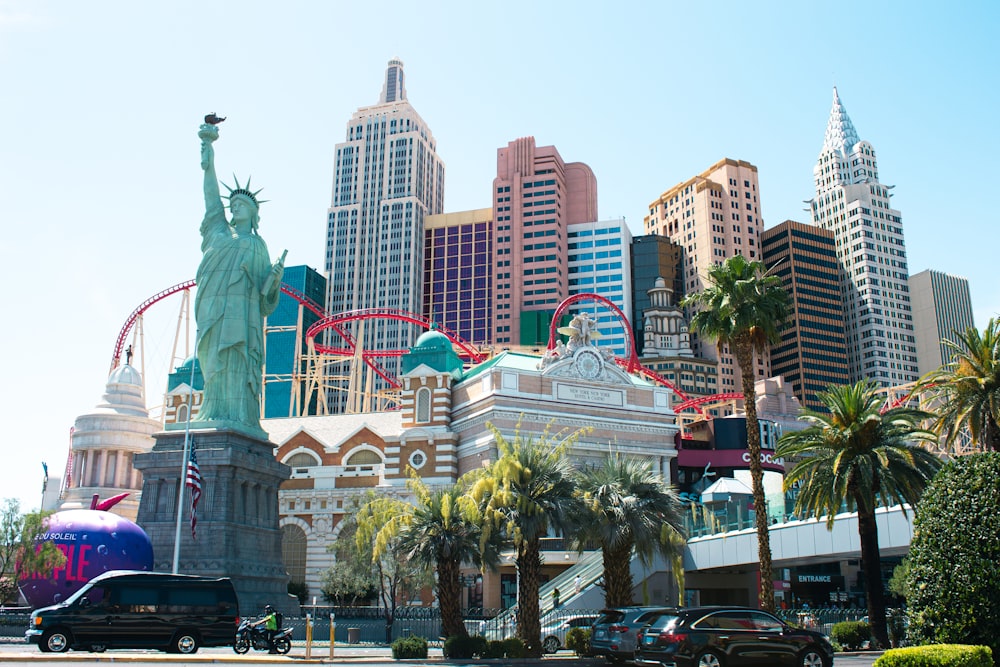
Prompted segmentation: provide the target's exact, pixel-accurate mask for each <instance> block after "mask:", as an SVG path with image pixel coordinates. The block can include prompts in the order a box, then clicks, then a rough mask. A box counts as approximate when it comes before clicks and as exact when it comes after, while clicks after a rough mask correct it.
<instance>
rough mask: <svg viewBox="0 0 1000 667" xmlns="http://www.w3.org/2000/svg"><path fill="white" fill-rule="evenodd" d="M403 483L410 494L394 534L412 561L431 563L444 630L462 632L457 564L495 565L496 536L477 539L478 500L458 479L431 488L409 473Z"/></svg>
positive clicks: (449, 634)
mask: <svg viewBox="0 0 1000 667" xmlns="http://www.w3.org/2000/svg"><path fill="white" fill-rule="evenodd" d="M409 487H410V490H411V491H412V492H413V493H414V495H415V496H416V499H415V502H414V505H413V511H412V513H411V514H410V515H409V518H408V519H407V520H406V521H405V526H404V527H403V529H402V530H401V531H400V534H399V548H400V551H401V552H402V553H403V554H404V556H405V557H407V558H409V559H411V560H412V561H413V562H415V563H417V564H420V565H424V566H425V567H428V568H435V569H436V571H437V595H438V604H439V605H440V608H441V629H442V632H443V633H444V636H445V637H452V636H455V635H461V636H468V631H467V630H466V628H465V623H464V622H463V620H462V600H461V596H462V588H461V566H462V564H463V563H472V564H473V565H476V566H477V567H480V568H482V567H490V568H496V566H497V564H498V562H499V557H498V550H497V548H496V542H490V541H487V542H482V525H481V517H480V514H479V510H478V506H477V505H476V503H475V502H474V501H473V500H472V499H471V497H470V496H469V495H468V487H467V484H466V482H465V481H463V480H462V479H460V480H459V481H458V483H456V484H453V485H451V486H448V487H445V488H441V489H435V490H433V491H432V490H431V489H430V488H428V487H427V485H426V484H424V483H423V481H422V480H421V479H420V478H419V477H417V476H416V475H415V474H414V475H413V477H411V479H410V481H409ZM481 547H482V548H481Z"/></svg>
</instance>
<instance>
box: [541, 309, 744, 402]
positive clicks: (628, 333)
mask: <svg viewBox="0 0 1000 667" xmlns="http://www.w3.org/2000/svg"><path fill="white" fill-rule="evenodd" d="M580 301H586V302H596V303H599V304H601V305H602V306H604V307H605V308H607V309H608V310H610V311H611V312H612V313H614V314H615V316H616V317H617V318H618V321H619V323H620V324H621V327H622V329H623V330H624V332H625V338H626V340H627V345H626V350H627V351H628V357H616V358H615V363H617V364H618V365H619V366H621V367H622V368H623V369H625V370H626V371H627V372H629V373H638V374H640V375H642V376H644V377H646V378H648V379H650V380H651V381H653V382H655V383H657V384H660V385H663V386H665V387H668V388H669V389H670V390H671V391H673V392H674V393H675V394H677V396H678V397H679V398H680V399H681V400H682V401H683V402H682V403H679V404H678V405H676V406H674V409H675V410H676V411H678V412H679V411H681V410H688V409H692V410H694V411H696V412H698V413H699V414H704V412H703V411H702V409H701V406H702V405H705V404H707V403H716V402H718V401H728V400H733V399H736V400H741V399H742V398H743V394H739V393H726V394H713V395H711V396H702V397H699V398H691V397H689V396H688V395H687V394H685V393H684V392H683V391H681V389H680V387H677V386H676V385H675V384H674V383H672V382H671V381H670V380H668V379H667V378H665V377H663V376H662V375H660V374H659V373H657V372H656V371H654V370H651V369H649V368H646V367H645V366H643V365H642V363H641V362H640V361H639V355H638V354H637V353H636V349H635V339H634V337H633V335H632V324H631V323H630V322H629V321H628V318H627V317H626V316H625V313H623V312H622V311H621V309H620V308H618V306H616V305H615V304H613V303H612V302H611V301H609V300H608V299H606V298H604V297H603V296H601V295H599V294H591V293H583V294H574V295H573V296H571V297H568V298H566V299H565V300H563V302H562V303H560V304H559V306H558V307H557V308H556V312H555V313H554V314H553V315H552V325H551V326H550V328H549V345H548V349H550V350H552V349H555V346H556V340H557V338H556V334H557V333H558V332H557V329H558V328H559V320H560V319H561V318H562V316H563V315H565V314H566V311H567V310H568V309H569V307H570V306H571V305H573V304H574V303H577V302H580Z"/></svg>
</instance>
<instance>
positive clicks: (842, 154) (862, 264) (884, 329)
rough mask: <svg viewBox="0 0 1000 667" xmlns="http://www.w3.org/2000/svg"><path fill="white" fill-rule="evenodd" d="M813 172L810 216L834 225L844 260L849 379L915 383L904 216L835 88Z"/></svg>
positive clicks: (883, 383)
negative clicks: (813, 195) (814, 189)
mask: <svg viewBox="0 0 1000 667" xmlns="http://www.w3.org/2000/svg"><path fill="white" fill-rule="evenodd" d="M813 174H814V176H815V183H816V196H815V198H813V199H812V200H811V202H810V204H811V208H812V222H813V224H815V225H817V226H818V227H821V228H823V229H829V230H831V231H833V233H834V238H835V240H836V244H837V258H838V260H839V262H840V264H841V275H840V292H841V297H842V299H843V303H844V315H845V324H846V341H847V355H848V366H849V369H850V377H851V381H852V382H857V381H859V380H862V379H869V380H872V381H875V382H877V383H878V384H879V385H881V386H883V387H892V386H895V385H901V384H906V383H908V382H913V381H915V380H916V379H917V348H916V339H915V338H914V334H913V317H912V312H911V309H910V293H909V292H910V290H909V287H908V285H907V279H908V272H907V266H906V247H905V244H904V242H903V222H902V219H901V217H900V214H899V211H897V210H895V209H893V208H892V206H891V205H890V201H889V198H890V196H891V195H890V194H889V190H890V188H891V187H892V186H887V185H883V184H882V183H881V182H880V181H879V175H878V161H877V160H876V156H875V149H874V148H873V147H872V145H871V144H870V143H868V142H867V141H861V140H860V138H859V137H858V133H857V131H856V130H855V129H854V125H853V124H852V123H851V119H850V118H849V117H848V116H847V111H846V110H845V109H844V105H843V104H842V103H841V101H840V97H839V95H838V94H837V89H836V88H834V89H833V108H832V109H831V111H830V119H829V121H828V123H827V127H826V136H825V138H824V140H823V148H822V150H821V151H820V154H819V159H818V160H817V162H816V167H815V168H814V169H813Z"/></svg>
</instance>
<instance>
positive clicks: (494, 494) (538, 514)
mask: <svg viewBox="0 0 1000 667" xmlns="http://www.w3.org/2000/svg"><path fill="white" fill-rule="evenodd" d="M487 427H488V428H489V429H490V430H491V431H492V432H493V437H494V438H495V439H496V443H497V450H498V454H499V456H498V458H497V460H496V461H494V462H493V463H492V464H490V466H489V467H488V468H486V469H485V470H483V471H482V473H480V477H479V479H477V480H476V482H475V483H474V484H473V486H472V491H471V496H472V497H473V498H474V499H475V500H476V501H477V502H478V503H479V504H480V507H481V511H482V514H483V519H484V523H483V526H484V530H483V540H484V541H486V540H489V539H491V538H492V537H493V536H494V534H495V533H500V534H502V535H503V537H504V538H505V539H506V540H508V541H509V542H510V543H511V544H512V545H513V547H514V557H515V565H516V567H517V572H518V591H517V599H518V620H517V636H518V637H519V638H520V639H521V640H522V641H523V642H524V644H525V647H526V649H527V654H528V655H529V656H531V657H539V656H541V653H542V646H541V642H540V635H541V623H540V622H539V604H538V587H539V580H540V569H541V563H542V558H541V538H542V537H544V536H546V535H547V534H548V533H549V531H550V530H553V531H556V532H569V531H570V530H571V529H572V527H573V525H574V524H573V517H574V516H576V515H577V514H578V512H579V510H578V509H577V507H578V504H579V501H578V500H577V498H576V495H575V493H574V490H575V486H576V485H575V483H574V481H573V469H572V466H571V465H570V463H569V459H568V457H567V450H568V449H569V447H570V446H571V445H572V444H573V443H574V442H576V440H577V439H578V438H579V437H580V435H581V434H582V433H583V432H584V431H577V432H575V433H573V434H572V435H570V436H568V437H566V438H563V439H561V440H560V439H559V435H556V436H552V435H550V433H549V430H548V428H546V429H545V431H544V432H543V433H542V434H541V436H539V437H538V438H537V439H536V438H535V437H532V436H525V435H522V434H521V429H520V424H518V427H517V429H516V430H515V433H514V438H513V439H512V440H508V439H507V438H505V437H504V436H503V434H501V433H500V431H499V430H497V429H496V428H495V427H494V426H493V425H492V424H487Z"/></svg>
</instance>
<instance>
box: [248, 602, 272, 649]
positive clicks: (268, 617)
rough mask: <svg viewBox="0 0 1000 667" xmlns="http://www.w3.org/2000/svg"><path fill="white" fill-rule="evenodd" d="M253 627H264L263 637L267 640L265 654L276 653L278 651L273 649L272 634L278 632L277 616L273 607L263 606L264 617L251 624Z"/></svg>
mask: <svg viewBox="0 0 1000 667" xmlns="http://www.w3.org/2000/svg"><path fill="white" fill-rule="evenodd" d="M251 625H252V626H253V627H255V628H256V627H259V626H261V625H263V626H264V636H265V637H266V638H267V652H268V653H277V652H278V650H277V649H276V648H274V634H275V633H276V632H277V631H278V615H277V612H275V610H274V607H272V606H271V605H269V604H268V605H264V617H263V618H261V619H259V620H257V621H254V622H253V623H251Z"/></svg>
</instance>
